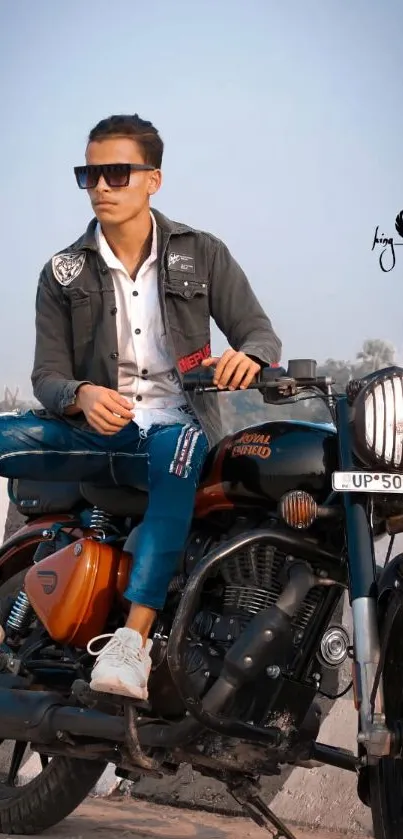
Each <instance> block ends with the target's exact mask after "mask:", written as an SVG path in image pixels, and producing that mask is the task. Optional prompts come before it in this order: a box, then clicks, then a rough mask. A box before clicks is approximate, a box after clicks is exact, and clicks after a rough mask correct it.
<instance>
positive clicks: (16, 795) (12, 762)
mask: <svg viewBox="0 0 403 839" xmlns="http://www.w3.org/2000/svg"><path fill="white" fill-rule="evenodd" d="M24 576H25V572H24V571H22V572H20V573H18V574H16V575H15V576H14V577H12V578H11V579H9V580H7V582H5V583H4V584H3V585H2V586H0V605H1V600H3V598H5V597H9V596H10V595H11V596H13V597H16V596H17V594H18V593H19V591H20V590H21V588H22V586H23V582H24ZM0 683H1V676H0ZM104 769H105V763H104V762H100V761H95V760H74V759H72V758H67V757H53V758H48V757H47V756H46V755H39V754H38V753H37V752H33V751H31V749H30V747H29V743H22V742H19V741H17V742H15V741H10V740H0V833H5V834H7V835H9V836H10V835H11V836H12V835H13V834H19V835H23V836H26V835H33V834H34V835H38V834H39V833H42V831H43V830H46V829H47V828H50V827H53V826H54V825H55V824H58V823H59V822H60V821H62V820H63V819H64V818H66V816H68V815H70V813H72V812H73V810H75V809H76V807H78V805H79V804H81V802H82V801H83V800H84V798H86V796H87V795H88V793H89V792H91V790H92V788H93V787H94V786H95V784H96V783H97V781H98V779H99V778H100V776H101V775H102V772H103V771H104Z"/></svg>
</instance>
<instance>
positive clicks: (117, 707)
mask: <svg viewBox="0 0 403 839" xmlns="http://www.w3.org/2000/svg"><path fill="white" fill-rule="evenodd" d="M71 692H72V696H74V697H75V699H77V700H78V702H80V704H81V705H85V707H86V708H98V709H99V710H103V711H104V712H105V713H108V712H109V713H111V712H112V713H115V714H116V713H117V712H119V711H121V709H122V706H123V709H124V716H125V728H126V739H125V747H126V753H127V755H128V756H129V760H130V763H132V764H134V766H138V767H140V768H141V769H144V770H146V771H147V772H148V773H150V774H154V775H156V776H157V777H158V778H160V777H162V776H163V772H161V767H160V765H159V763H158V762H157V761H156V760H154V759H153V758H151V757H149V756H148V755H146V754H144V752H143V750H142V748H141V746H140V743H139V738H138V733H137V721H138V715H139V712H140V713H141V712H143V713H144V711H148V712H150V711H151V706H150V705H149V703H148V702H142V701H141V700H137V699H129V698H128V697H127V696H118V695H117V694H115V693H101V692H100V691H96V690H91V688H90V686H89V683H88V682H85V681H84V679H76V681H75V682H73V685H72V689H71Z"/></svg>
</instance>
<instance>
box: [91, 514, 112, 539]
mask: <svg viewBox="0 0 403 839" xmlns="http://www.w3.org/2000/svg"><path fill="white" fill-rule="evenodd" d="M111 518H112V516H110V515H109V513H105V511H104V510H101V509H100V508H99V507H93V509H92V513H91V521H90V529H91V530H93V531H94V539H99V540H101V541H102V539H105V536H106V534H107V531H108V528H109V527H110V524H111Z"/></svg>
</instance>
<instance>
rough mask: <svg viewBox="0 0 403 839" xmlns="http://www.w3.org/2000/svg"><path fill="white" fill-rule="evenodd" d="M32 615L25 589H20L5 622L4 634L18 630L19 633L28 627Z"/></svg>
mask: <svg viewBox="0 0 403 839" xmlns="http://www.w3.org/2000/svg"><path fill="white" fill-rule="evenodd" d="M32 615H33V609H32V606H31V604H30V602H29V600H28V597H27V595H26V594H25V591H20V593H19V595H18V597H17V599H16V600H15V601H14V605H13V607H12V609H11V612H10V614H9V617H8V620H7V623H6V634H8V633H9V632H13V633H14V632H18V633H19V634H20V633H21V632H23V631H24V630H25V629H28V626H29V624H30V623H31V620H32Z"/></svg>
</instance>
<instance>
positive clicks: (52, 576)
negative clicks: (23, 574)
mask: <svg viewBox="0 0 403 839" xmlns="http://www.w3.org/2000/svg"><path fill="white" fill-rule="evenodd" d="M37 574H38V577H40V578H41V580H40V582H41V585H42V588H43V590H44V593H45V594H53V592H54V591H55V589H56V586H57V581H58V577H57V574H56V571H40V570H39V569H38V571H37Z"/></svg>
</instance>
